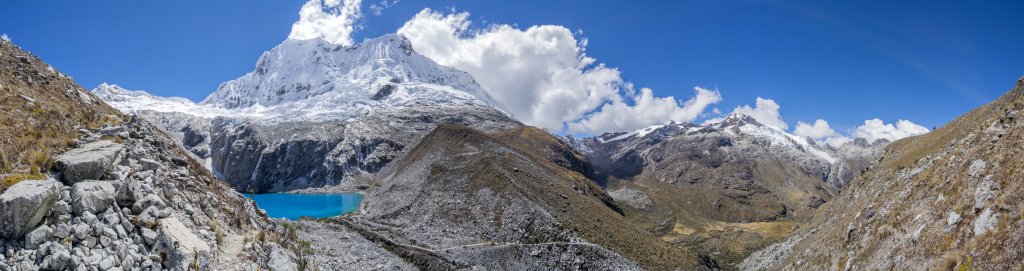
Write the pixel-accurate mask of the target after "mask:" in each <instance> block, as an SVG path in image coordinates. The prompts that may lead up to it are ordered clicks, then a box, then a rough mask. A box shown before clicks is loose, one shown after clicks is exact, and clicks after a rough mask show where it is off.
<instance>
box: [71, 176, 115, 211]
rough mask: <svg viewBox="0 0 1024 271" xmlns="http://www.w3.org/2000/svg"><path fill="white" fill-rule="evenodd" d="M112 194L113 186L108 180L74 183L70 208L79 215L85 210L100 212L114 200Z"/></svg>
mask: <svg viewBox="0 0 1024 271" xmlns="http://www.w3.org/2000/svg"><path fill="white" fill-rule="evenodd" d="M114 195H115V190H114V186H113V185H111V184H110V182H105V181H87V182H80V183H76V184H75V186H74V187H72V189H71V209H72V210H74V212H75V215H79V216H80V215H82V214H83V213H85V212H89V213H94V214H96V213H100V212H102V211H103V210H106V209H107V207H109V206H110V204H111V203H113V202H114Z"/></svg>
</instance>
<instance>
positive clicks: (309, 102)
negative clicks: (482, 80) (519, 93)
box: [201, 34, 494, 114]
mask: <svg viewBox="0 0 1024 271" xmlns="http://www.w3.org/2000/svg"><path fill="white" fill-rule="evenodd" d="M313 97H315V98H316V99H311V98H313ZM314 101H315V102H314ZM414 102H416V103H423V102H427V103H435V104H459V103H471V102H478V103H482V104H484V105H491V106H493V105H494V102H493V100H492V99H491V97H490V96H489V95H487V93H486V92H484V91H483V89H482V88H481V87H480V86H479V85H478V84H477V83H476V80H474V79H473V77H472V76H470V75H469V74H468V73H466V72H463V71H460V70H456V69H454V68H451V67H447V66H441V65H439V64H437V63H436V62H434V61H433V60H430V59H429V58H427V57H425V56H423V55H420V54H417V53H416V52H415V51H413V49H412V45H411V44H410V43H409V40H408V39H406V38H405V37H402V36H399V35H395V34H389V35H385V36H382V37H379V38H375V39H370V40H367V41H365V42H363V43H361V44H357V45H354V46H351V47H344V46H339V45H334V44H331V43H329V42H327V41H324V40H322V39H311V40H286V41H284V42H283V43H281V44H280V45H278V46H277V47H274V49H272V50H270V51H268V52H264V53H263V55H262V56H260V59H259V61H258V62H257V64H256V70H255V71H253V72H250V73H248V74H246V75H244V76H242V77H240V78H238V79H235V80H231V81H228V82H225V83H223V84H221V85H220V87H218V88H217V91H215V92H213V93H212V94H210V96H208V97H207V98H206V100H204V101H203V102H202V103H201V104H202V105H208V106H214V107H219V108H228V109H239V108H247V107H254V106H257V107H273V106H276V105H282V104H289V105H290V107H292V108H296V107H297V108H301V109H309V110H315V109H320V110H324V111H333V112H334V113H344V112H342V111H349V112H348V113H352V114H354V113H357V112H359V111H364V110H370V109H371V108H373V107H376V106H392V107H396V106H404V105H408V104H409V103H414ZM328 108H331V109H328ZM313 113H316V114H322V112H313Z"/></svg>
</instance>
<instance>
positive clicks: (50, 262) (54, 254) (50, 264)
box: [41, 249, 72, 270]
mask: <svg viewBox="0 0 1024 271" xmlns="http://www.w3.org/2000/svg"><path fill="white" fill-rule="evenodd" d="M71 261H72V260H71V253H69V252H68V251H67V249H58V250H56V251H51V254H50V255H49V256H46V260H44V261H43V264H42V266H41V267H42V268H43V269H49V270H63V269H64V268H66V267H68V266H69V265H70V264H71Z"/></svg>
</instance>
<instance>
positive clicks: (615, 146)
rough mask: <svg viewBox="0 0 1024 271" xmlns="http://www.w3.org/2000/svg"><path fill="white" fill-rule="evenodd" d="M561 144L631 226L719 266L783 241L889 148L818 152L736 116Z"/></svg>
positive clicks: (871, 146)
mask: <svg viewBox="0 0 1024 271" xmlns="http://www.w3.org/2000/svg"><path fill="white" fill-rule="evenodd" d="M567 141H568V142H569V143H570V144H573V145H575V146H576V147H577V148H578V149H581V150H583V151H585V152H586V153H587V156H588V158H589V160H590V161H591V162H592V163H593V165H594V170H595V172H596V173H595V179H596V180H598V182H600V183H602V184H604V185H605V186H606V189H607V191H608V192H609V194H610V195H611V196H612V197H614V198H615V200H616V202H618V203H620V205H621V206H623V209H624V210H625V213H626V217H627V219H629V220H631V221H633V222H635V223H638V224H639V225H643V226H644V227H646V228H647V229H648V230H649V231H651V232H653V233H655V234H656V235H658V236H660V237H661V238H662V239H664V240H665V241H668V242H669V243H672V244H675V245H678V246H684V247H691V248H693V249H695V250H698V251H704V252H706V253H709V254H710V253H714V254H717V255H719V256H717V258H718V259H719V260H721V261H723V262H725V263H730V262H736V261H738V260H740V259H742V257H745V256H746V255H747V253H749V252H751V251H752V250H753V249H756V248H760V247H762V246H764V245H767V244H768V243H770V242H773V241H775V240H778V239H781V238H783V237H785V236H786V235H787V234H788V233H789V231H791V230H793V229H794V228H795V227H796V226H797V222H796V221H797V220H798V219H796V218H797V217H798V216H800V215H805V214H810V213H812V211H813V210H814V209H815V208H817V207H818V206H819V205H820V204H822V203H824V202H825V201H828V200H829V199H831V198H832V197H833V195H834V194H835V193H836V192H837V190H838V189H837V186H841V185H842V184H844V183H845V180H846V179H847V178H852V177H853V176H855V174H857V173H859V171H860V169H862V168H863V167H864V166H866V163H865V162H864V161H872V160H873V159H874V157H875V155H876V154H875V153H874V151H873V150H875V149H878V148H880V147H881V146H884V144H885V143H886V142H877V143H875V144H867V143H866V141H864V140H863V139H861V140H858V141H855V143H851V144H847V145H844V146H842V147H840V148H833V147H831V146H822V145H817V144H815V143H814V142H812V141H810V140H807V139H804V138H799V137H796V136H793V135H790V134H788V133H786V132H784V131H782V130H778V129H774V128H771V127H769V126H765V125H762V124H761V123H758V122H757V121H756V120H754V119H753V118H751V117H749V116H745V115H740V114H733V115H729V116H728V117H726V118H724V119H723V120H721V121H720V122H716V123H710V124H706V125H696V124H689V123H669V124H666V125H657V126H652V127H648V128H645V129H641V130H637V131H633V132H628V133H612V134H604V135H602V136H599V137H596V138H585V139H574V138H568V140H567ZM837 168H838V169H841V170H836V169H837ZM833 183H834V184H835V185H833Z"/></svg>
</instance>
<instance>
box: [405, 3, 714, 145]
mask: <svg viewBox="0 0 1024 271" xmlns="http://www.w3.org/2000/svg"><path fill="white" fill-rule="evenodd" d="M470 25H471V21H470V20H469V13H467V12H455V13H451V14H447V15H446V14H442V13H440V12H436V11H433V10H430V9H424V10H423V11H420V12H419V13H418V14H416V16H415V17H413V18H412V19H411V20H409V21H408V22H406V23H405V25H403V26H402V27H401V28H400V29H399V30H398V34H401V35H403V36H405V37H406V38H408V39H409V40H410V41H411V42H412V44H413V47H414V48H415V49H416V51H417V52H419V53H421V54H423V55H425V56H427V57H429V58H431V59H433V60H434V61H437V62H438V63H440V64H442V65H447V66H452V67H455V68H457V69H460V70H463V71H466V72H469V73H470V74H471V75H473V77H474V78H475V79H476V80H477V81H478V82H479V83H480V85H481V86H482V87H483V88H484V89H485V90H487V92H488V94H490V95H491V96H492V97H493V98H494V100H495V101H496V102H497V103H498V104H499V106H500V107H502V109H504V110H505V111H507V112H509V113H511V114H513V115H514V116H516V117H517V118H518V119H520V120H521V121H523V122H525V123H527V124H530V125H535V126H539V127H542V128H546V129H549V130H552V131H563V130H565V129H569V130H571V131H573V132H585V133H597V132H604V131H624V130H632V129H637V128H642V127H646V126H649V125H651V124H655V123H665V122H668V121H670V120H676V121H691V120H693V119H694V118H696V117H697V116H698V115H699V114H700V112H702V111H703V110H704V109H705V108H706V107H707V105H708V104H713V103H717V102H718V101H719V100H721V97H720V95H718V93H717V91H715V92H710V91H706V90H704V91H702V90H697V91H696V95H695V97H693V98H692V99H691V100H686V101H681V100H677V99H676V98H674V97H661V98H659V97H656V96H655V95H654V93H653V91H651V90H650V89H643V88H642V89H640V90H639V91H638V92H637V91H634V89H633V88H632V87H631V86H630V85H629V84H626V83H625V82H624V80H623V79H622V78H621V76H620V74H619V71H618V70H616V69H614V68H610V67H607V66H605V65H603V64H595V63H596V59H594V58H592V57H589V56H587V55H586V52H585V48H586V45H587V40H586V39H577V37H576V35H574V34H573V32H572V31H571V30H569V29H567V28H565V27H562V26H556V25H540V26H531V27H529V28H526V29H520V28H518V27H516V26H510V25H504V24H502V25H492V26H490V27H489V28H486V29H480V30H470ZM712 93H713V95H712ZM605 110H607V112H605ZM615 114H628V115H618V116H617V115H615ZM631 117H632V118H631ZM629 118H631V119H629Z"/></svg>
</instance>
